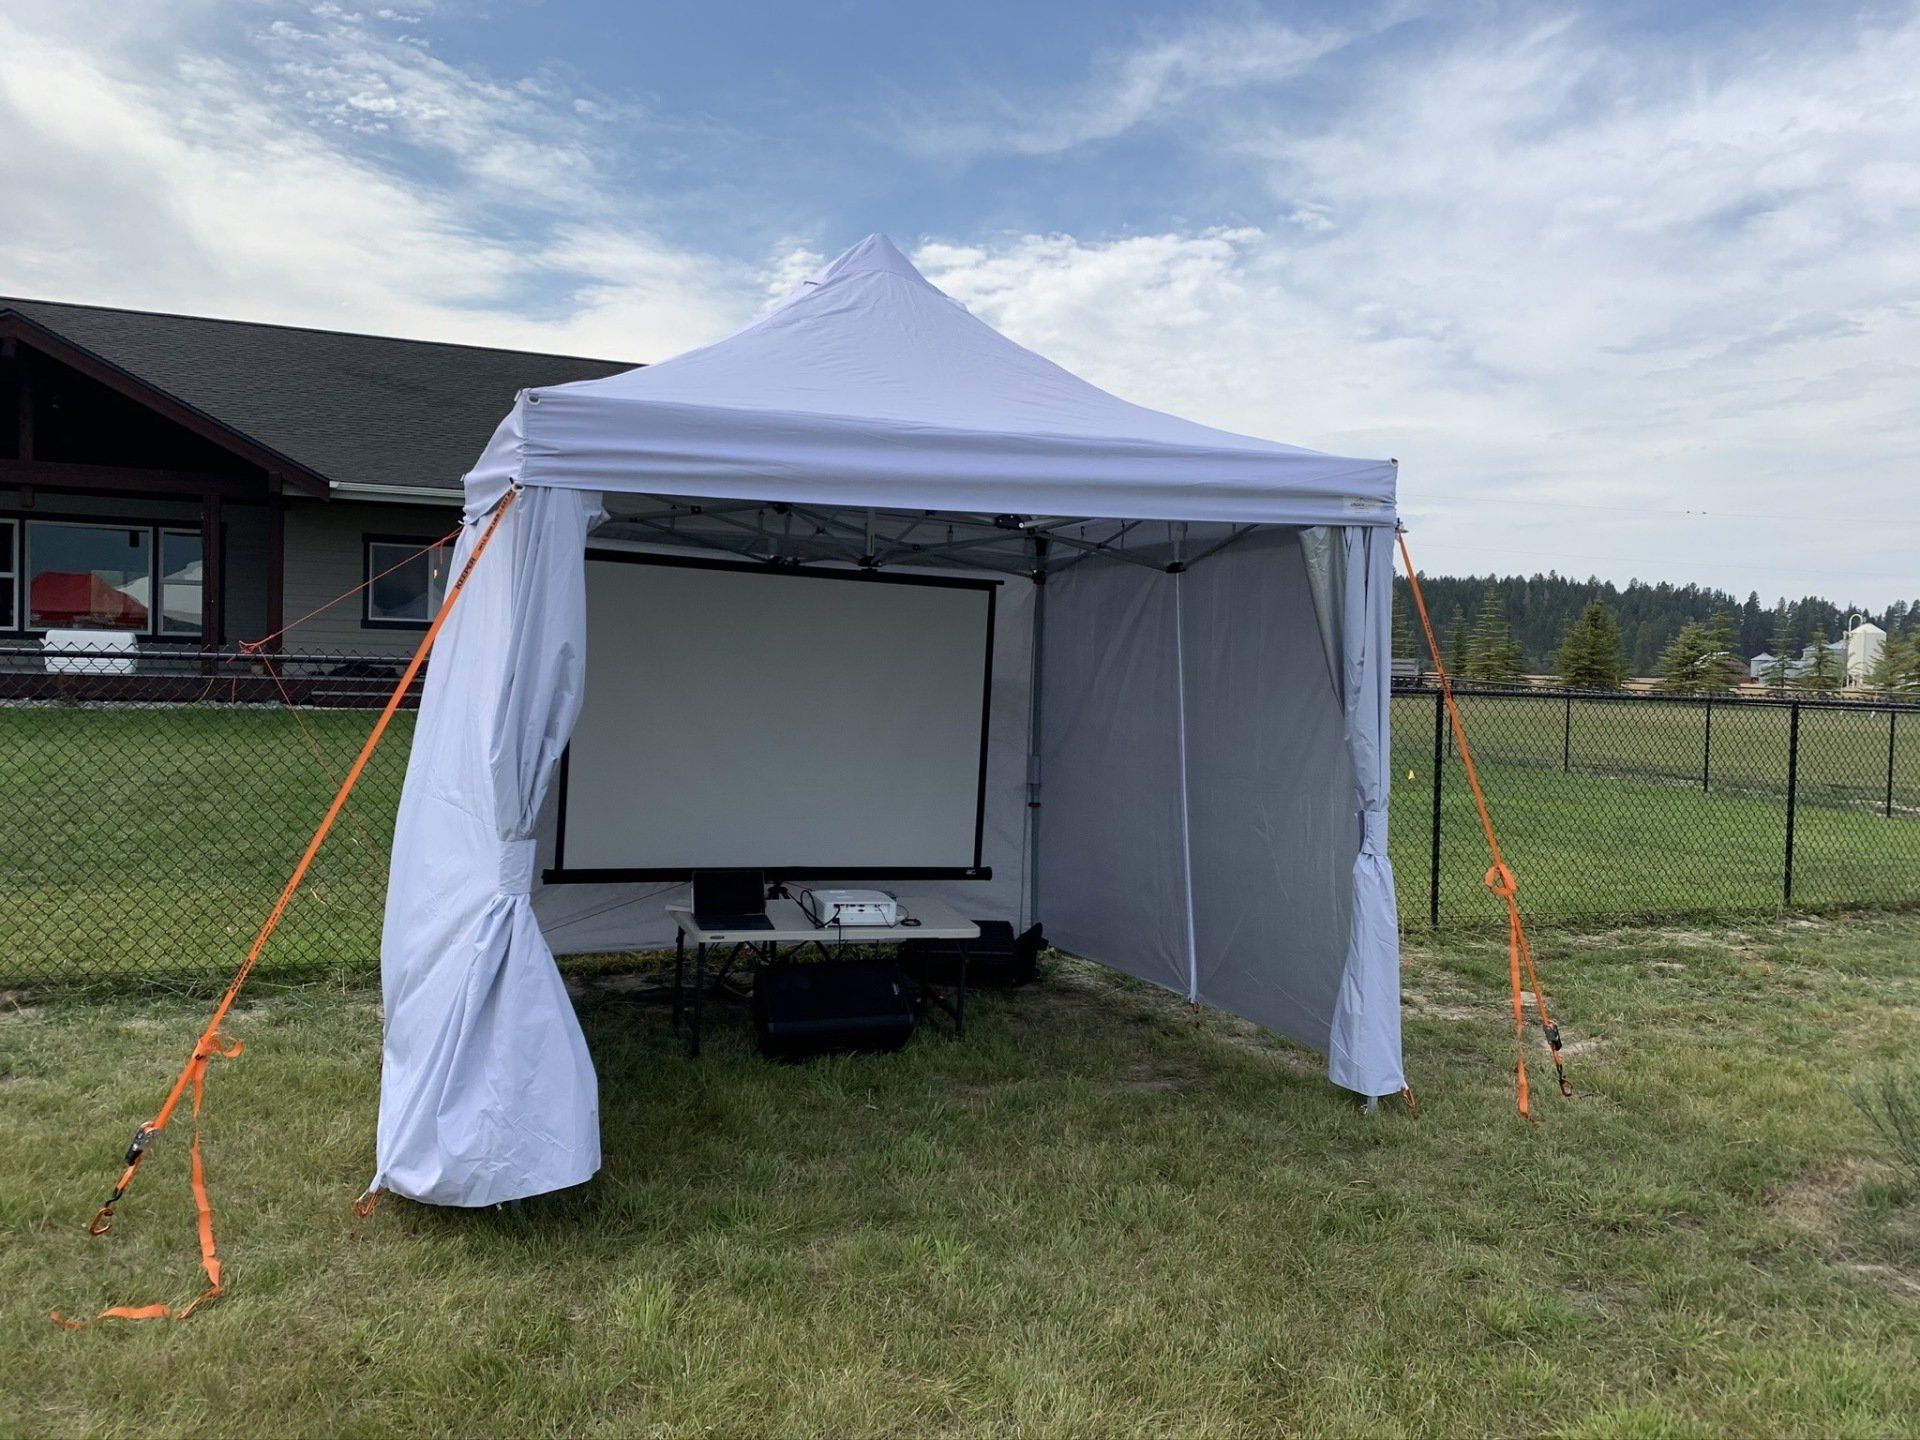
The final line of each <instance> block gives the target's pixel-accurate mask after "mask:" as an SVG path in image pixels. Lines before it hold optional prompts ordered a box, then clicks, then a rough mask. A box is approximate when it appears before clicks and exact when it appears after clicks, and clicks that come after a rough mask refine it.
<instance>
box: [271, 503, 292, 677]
mask: <svg viewBox="0 0 1920 1440" xmlns="http://www.w3.org/2000/svg"><path fill="white" fill-rule="evenodd" d="M286 623H287V507H286V503H285V502H284V501H282V500H281V498H280V497H279V496H278V495H272V496H269V497H268V499H267V634H268V635H270V636H272V637H273V638H272V639H270V640H268V641H267V649H269V650H272V651H275V652H276V653H277V652H278V651H279V649H280V630H281V627H283V626H284V625H285V624H286Z"/></svg>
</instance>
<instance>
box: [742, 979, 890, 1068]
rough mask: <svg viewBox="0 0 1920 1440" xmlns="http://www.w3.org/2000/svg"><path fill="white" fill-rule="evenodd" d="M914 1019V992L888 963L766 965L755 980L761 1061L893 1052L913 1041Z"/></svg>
mask: <svg viewBox="0 0 1920 1440" xmlns="http://www.w3.org/2000/svg"><path fill="white" fill-rule="evenodd" d="M919 1011H920V1003H919V987H918V986H916V985H915V984H914V983H913V982H912V981H911V980H909V979H908V978H907V976H906V975H905V973H903V972H902V970H901V969H900V967H899V966H898V965H895V964H892V963H891V962H876V961H868V960H833V961H822V962H818V963H812V962H809V963H806V964H795V965H769V966H766V967H764V968H763V969H761V970H760V971H759V972H758V973H757V974H755V976H754V979H753V1028H754V1031H755V1033H756V1034H757V1035H758V1036H759V1040H760V1050H761V1053H763V1054H766V1055H771V1056H775V1057H778V1058H782V1059H789V1060H797V1059H802V1058H804V1057H806V1056H808V1055H820V1054H826V1053H830V1052H833V1051H846V1050H882V1051H885V1050H898V1049H899V1048H900V1047H901V1046H902V1045H904V1044H906V1043H907V1039H908V1037H909V1036H911V1035H912V1034H913V1027H914V1023H915V1021H916V1020H917V1019H918V1018H919Z"/></svg>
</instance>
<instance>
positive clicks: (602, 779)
mask: <svg viewBox="0 0 1920 1440" xmlns="http://www.w3.org/2000/svg"><path fill="white" fill-rule="evenodd" d="M991 625H992V589H991V587H990V586H981V585H975V584H952V583H947V582H938V583H925V582H920V581H910V582H903V581H899V580H893V579H875V578H855V577H849V576H842V575H835V574H832V573H827V574H822V573H820V572H813V573H798V574H796V573H793V572H790V571H788V572H783V571H774V570H766V569H759V568H748V567H742V566H713V565H687V564H675V563H660V562H659V561H658V560H657V559H653V558H649V559H646V560H640V559H638V558H637V557H632V556H623V557H620V558H617V559H616V558H609V557H606V556H604V555H596V556H592V557H590V563H589V564H588V566H587V691H586V700H585V704H584V705H583V707H582V709H581V713H580V719H579V723H578V724H577V725H576V727H575V729H574V734H573V742H572V746H571V749H570V750H569V752H568V758H567V775H566V788H565V796H564V802H563V803H564V809H563V812H562V816H561V833H560V848H559V853H558V855H557V857H556V861H557V869H559V870H560V871H561V872H562V876H563V878H564V875H565V873H567V872H581V871H608V870H622V871H667V872H681V873H684V872H686V871H688V870H695V869H721V868H747V869H760V870H811V871H815V872H826V873H841V872H846V871H853V870H877V871H893V872H899V871H911V870H929V869H944V870H962V869H968V868H971V867H973V866H974V865H976V864H977V863H978V862H977V859H976V846H977V844H978V822H979V806H980V794H981V763H982V746H981V735H982V725H983V721H984V716H985V707H986V702H987V693H986V686H987V680H986V676H987V658H988V653H989V648H990V646H991V639H992V634H991Z"/></svg>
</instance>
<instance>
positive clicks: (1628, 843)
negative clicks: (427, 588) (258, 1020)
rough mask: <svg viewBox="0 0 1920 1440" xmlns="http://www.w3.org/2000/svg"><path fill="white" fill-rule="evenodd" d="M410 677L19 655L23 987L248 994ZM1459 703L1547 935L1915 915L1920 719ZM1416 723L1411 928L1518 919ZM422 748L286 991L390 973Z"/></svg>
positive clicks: (343, 830) (274, 659)
mask: <svg viewBox="0 0 1920 1440" xmlns="http://www.w3.org/2000/svg"><path fill="white" fill-rule="evenodd" d="M403 664H404V661H403V659H402V658H400V657H396V656H393V655H390V654H388V655H373V654H333V655H299V656H295V655H283V656H271V657H269V656H246V655H231V654H219V655H213V654H199V653H194V652H190V651H181V650H169V651H166V652H164V653H158V654H156V653H154V652H153V651H151V650H149V651H143V652H141V653H140V654H138V655H134V654H133V653H131V652H127V653H124V654H102V653H101V652H99V651H72V652H47V651H44V650H42V649H40V648H38V647H29V646H21V647H16V648H14V649H11V650H8V649H0V934H3V935H4V936H5V942H4V948H3V949H0V985H8V984H22V983H27V984H31V983H38V982H45V981H91V980H95V979H121V978H143V977H171V976H183V977H185V976H192V977H203V976H208V975H224V974H226V973H228V972H230V971H231V970H232V969H233V967H234V966H235V965H236V964H237V963H238V962H239V960H240V957H241V956H242V955H243V954H244V953H245V950H246V947H247V944H248V942H249V941H251V940H252V938H253V935H254V933H255V931H256V930H257V929H258V927H259V925H260V922H261V920H262V919H263V918H264V916H265V913H266V911H267V909H268V907H269V906H270V905H271V904H272V902H273V898H274V896H275V895H276V894H277V893H278V891H279V888H280V886H281V885H282V884H283V883H284V882H285V880H286V877H287V875H288V873H289V872H290V870H291V869H292V866H293V863H294V861H295V860H296V859H297V858H298V856H299V854H300V852H301V849H302V848H303V847H304V845H305V844H306V841H307V838H308V836H309V835H310V834H311V833H312V830H313V826H314V825H315V823H316V822H317V821H318V819H319V817H320V815H321V814H322V813H323V812H324V810H325V809H326V806H327V802H328V800H329V799H330V798H331V797H332V795H333V792H334V789H335V787H336V785H337V783H338V781H339V778H340V777H341V776H342V775H344V774H345V772H346V769H347V767H348V766H349V765H350V764H351V763H352V760H353V757H354V755H355V754H356V753H357V752H358V750H359V748H360V745H361V743H362V742H363V741H364V740H365V739H366V737H367V735H368V733H369V732H370V730H371V729H372V725H373V720H374V715H375V712H376V711H377V710H378V709H379V707H380V706H381V705H382V704H383V703H384V702H385V700H386V698H387V696H388V695H389V694H390V693H391V690H392V687H393V685H394V684H395V682H396V680H397V679H398V677H399V675H400V672H401V670H402V668H403ZM1460 703H1461V709H1462V712H1463V714H1464V717H1465V720H1466V725H1467V732H1468V736H1469V738H1470V739H1471V741H1472V743H1473V746H1474V753H1475V755H1476V756H1477V757H1478V759H1479V762H1480V765H1481V768H1482V771H1483V774H1484V777H1485V780H1486V782H1487V788H1488V791H1489V794H1490V798H1491V801H1492V804H1493V808H1494V814H1495V818H1496V820H1497V821H1498V823H1499V826H1500V833H1501V838H1502V841H1503V843H1504V844H1505V846H1506V847H1507V850H1508V853H1509V857H1510V859H1511V860H1512V863H1513V865H1514V868H1515V869H1516V870H1517V871H1518V872H1519V874H1520V878H1521V885H1522V891H1521V898H1522V902H1523V904H1524V905H1525V907H1526V910H1527V913H1528V915H1529V916H1530V917H1533V918H1537V919H1542V920H1567V921H1583V920H1600V919H1615V918H1628V917H1652V916H1662V917H1683V916H1692V915H1709V914H1727V913H1735V912H1754V911H1762V910H1767V909H1774V908H1778V907H1781V906H1784V905H1789V904H1791V905H1794V906H1805V907H1813V908H1821V907H1838V906H1845V905H1887V906H1898V905H1920V708H1915V707H1908V708H1890V707H1888V706H1884V705H1871V704H1853V703H1842V702H1830V701H1814V700H1801V701H1774V700H1764V701H1763V700H1732V699H1716V700H1712V701H1705V700H1678V699H1671V698H1667V697H1661V696H1641V695H1625V696H1611V695H1609V696H1594V695H1578V694H1574V695H1569V694H1561V693H1556V692H1546V691H1503V692H1487V691H1469V692H1466V693H1463V694H1462V695H1461V697H1460ZM409 704H410V705H411V700H410V701H409ZM1393 726H1394V791H1393V809H1392V817H1391V820H1392V825H1391V844H1392V856H1393V862H1394V868H1395V872H1396V874H1397V876H1398V879H1399V886H1400V909H1401V919H1402V923H1403V925H1405V926H1406V927H1407V928H1409V929H1422V928H1426V927H1429V926H1440V927H1449V928H1451V927H1458V926H1471V925H1477V924H1483V923H1496V922H1498V921H1499V919H1500V918H1501V915H1502V913H1503V912H1501V911H1500V909H1499V907H1498V905H1497V903H1496V902H1495V901H1493V900H1492V898H1491V897H1489V896H1488V895H1487V893H1486V891H1485V890H1484V889H1483V888H1482V886H1481V884H1480V876H1481V874H1482V872H1483V871H1484V870H1485V868H1486V863H1487V860H1486V851H1485V845H1484V842H1483V841H1482V839H1481V837H1480V832H1479V824H1478V820H1477V818H1476V816H1475V814H1474V810H1473V803H1472V799H1471V797H1470V796H1469V795H1468V792H1467V787H1466V782H1465V776H1464V774H1463V773H1462V771H1461V768H1460V764H1459V760H1458V757H1457V756H1456V755H1455V753H1454V749H1453V743H1452V739H1451V736H1450V734H1449V733H1448V730H1447V728H1446V726H1445V723H1444V714H1443V712H1442V710H1441V708H1440V700H1439V696H1438V694H1437V693H1436V692H1435V691H1433V690H1431V689H1427V688H1408V689H1402V690H1398V691H1396V693H1395V696H1394V701H1393ZM412 734H413V717H412V714H411V710H410V709H409V710H407V711H403V713H401V714H400V715H399V716H397V717H396V719H395V721H394V724H393V727H392V728H391V730H390V731H389V732H388V735H387V737H386V740H385V741H384V743H383V744H382V746H381V748H380V750H379V751H378V753H377V754H376V755H375V757H374V760H373V762H372V764H371V765H370V766H369V767H368V769H367V771H366V773H365V775H364V777H363V778H362V779H361V781H360V783H359V786H358V787H357V788H356V789H355V791H354V793H353V798H352V800H351V802H350V803H349V805H348V808H347V810H346V813H345V815H344V817H343V818H342V820H341V823H340V824H339V825H338V826H337V827H336V828H335V830H334V833H333V836H332V838H331V839H329V840H328V842H327V844H326V846H325V848H324V849H323V850H322V851H321V853H320V856H319V859H318V860H317V861H316V862H315V865H314V868H313V870H312V872H311V874H310V876H309V878H308V881H307V883H306V884H305V885H304V886H303V887H302V889H301V891H300V893H299V894H298V895H297V896H296V898H295V899H294V901H293V904H292V906H291V908H290V909H289V910H288V913H287V916H286V918H285V920H284V921H283V922H282V923H281V925H280V928H279V929H278V930H277V931H276V932H275V935H274V937H273V941H272V943H271V944H270V945H269V947H268V950H267V953H266V958H265V960H264V961H263V971H264V972H267V973H272V972H278V973H281V974H312V973H314V972H325V971H329V970H353V971H359V972H365V971H367V970H370V969H372V968H373V967H374V966H375V965H376V963H377V958H378V953H379V933H380V917H381V905H382V899H383V896H384V892H385V885H386V868H387V855H388V848H389V845H390V843H391V839H392V832H393V815H394V807H395V804H396V802H397V801H398V799H399V794H400V783H401V778H402V776H403V775H404V773H405V770H406V758H407V748H408V745H409V743H410V742H411V739H412Z"/></svg>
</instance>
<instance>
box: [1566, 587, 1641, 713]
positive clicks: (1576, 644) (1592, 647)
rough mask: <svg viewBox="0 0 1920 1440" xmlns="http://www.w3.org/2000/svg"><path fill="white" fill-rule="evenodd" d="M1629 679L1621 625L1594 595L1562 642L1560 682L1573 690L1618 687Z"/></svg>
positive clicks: (1615, 688) (1616, 688) (1611, 688)
mask: <svg viewBox="0 0 1920 1440" xmlns="http://www.w3.org/2000/svg"><path fill="white" fill-rule="evenodd" d="M1626 678H1627V657H1626V652H1625V651H1624V650H1623V649H1622V648H1621V644H1620V627H1619V626H1618V625H1616V624H1614V623H1613V616H1612V615H1611V614H1609V613H1608V611H1607V605H1606V602H1605V601H1604V600H1602V599H1600V598H1599V597H1598V596H1595V597H1594V599H1592V600H1591V601H1589V602H1588V604H1587V608H1586V609H1585V610H1583V611H1581V612H1580V618H1579V619H1578V620H1576V621H1574V622H1573V624H1572V626H1571V627H1570V628H1569V629H1568V630H1567V635H1566V639H1564V640H1563V641H1561V643H1560V683H1561V684H1563V685H1565V686H1566V687H1567V688H1568V689H1570V690H1618V689H1619V688H1620V687H1621V685H1622V684H1624V683H1625V682H1626Z"/></svg>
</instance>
